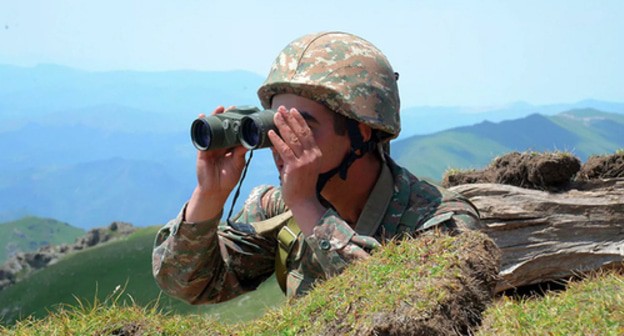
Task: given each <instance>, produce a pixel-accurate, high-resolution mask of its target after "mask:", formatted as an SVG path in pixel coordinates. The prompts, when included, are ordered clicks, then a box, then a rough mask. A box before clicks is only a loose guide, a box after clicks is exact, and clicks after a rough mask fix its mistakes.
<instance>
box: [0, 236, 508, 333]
mask: <svg viewBox="0 0 624 336" xmlns="http://www.w3.org/2000/svg"><path fill="white" fill-rule="evenodd" d="M484 237H485V236H484V235H482V234H478V233H474V234H466V235H461V236H459V237H449V236H433V235H426V236H422V237H421V238H418V239H415V240H411V241H408V242H407V243H406V242H404V243H402V244H394V243H391V244H388V245H387V246H386V247H385V248H384V249H382V250H381V251H379V252H378V253H376V254H374V255H373V257H372V258H370V259H367V260H365V261H362V262H359V263H356V264H354V265H352V266H351V267H349V268H348V269H347V270H346V271H345V272H344V273H343V274H342V275H341V276H339V277H335V278H332V279H330V280H328V281H326V282H324V283H322V284H320V285H319V286H318V287H316V288H315V290H314V291H312V292H311V293H310V294H309V295H307V296H305V297H303V298H301V299H298V300H292V301H289V302H287V303H286V304H285V305H284V306H282V307H280V308H279V309H274V310H270V311H269V312H268V313H267V314H266V315H265V316H263V317H262V318H261V319H257V320H254V321H251V322H246V323H239V324H223V323H222V321H221V320H219V321H218V322H217V321H216V320H215V319H214V316H213V317H210V316H205V315H204V316H199V315H192V316H185V317H183V316H181V315H177V314H171V313H167V312H166V311H167V310H166V309H162V308H160V307H161V305H162V303H163V302H162V297H161V301H152V303H151V304H147V305H139V304H137V303H136V299H132V298H130V295H129V294H128V293H123V294H122V293H121V292H113V293H112V294H110V295H108V296H107V297H105V298H104V299H98V300H95V301H93V302H94V303H84V301H80V302H79V303H78V304H76V303H74V304H73V305H71V306H65V307H63V308H62V309H60V310H57V312H55V313H52V314H50V315H49V316H48V317H46V318H44V319H43V320H36V319H28V320H23V321H20V322H18V323H17V324H16V325H14V326H12V327H6V328H5V329H2V328H1V327H0V333H2V334H9V335H12V334H14V335H25V334H28V335H31V334H41V335H49V334H63V333H67V332H68V331H71V333H73V334H88V335H101V334H106V335H109V334H121V331H124V332H125V333H124V334H125V335H134V334H137V335H138V334H149V335H151V334H162V335H166V334H170V335H173V334H175V335H194V334H207V333H209V334H220V335H231V334H240V335H294V334H297V335H299V334H351V333H361V332H366V331H369V332H371V331H372V330H373V328H375V327H377V326H378V324H380V323H378V322H377V320H378V319H379V318H380V317H381V320H382V321H384V322H388V321H389V320H390V319H391V316H393V314H396V315H397V316H398V318H400V319H407V320H408V321H409V322H410V323H407V325H406V326H403V328H405V327H407V328H412V322H413V324H414V325H417V324H419V323H428V322H430V320H432V319H429V318H423V317H426V316H435V315H436V314H438V315H439V314H441V313H440V311H445V310H444V309H445V308H444V307H445V305H446V304H450V303H453V302H455V301H453V300H455V298H458V299H459V300H463V302H464V303H466V302H467V301H466V300H472V301H479V299H478V298H475V296H474V295H475V294H476V292H475V291H474V290H471V291H466V288H464V286H465V283H466V282H468V283H471V286H472V287H471V288H472V289H474V288H476V287H479V285H478V284H476V283H474V282H472V281H474V279H473V278H471V273H470V272H472V271H476V270H475V269H474V268H477V269H479V271H484V270H485V269H484V268H483V266H485V267H486V268H487V267H489V266H491V267H490V268H489V270H488V271H486V272H485V274H487V273H495V272H496V267H495V264H496V263H497V261H496V260H495V258H492V255H491V254H490V253H491V252H492V251H491V250H488V249H487V248H486V246H492V245H488V244H487V240H485V239H486V238H484ZM468 254H473V256H474V258H472V259H470V260H471V261H472V263H471V265H470V266H471V267H463V266H465V265H466V264H467V263H466V262H465V261H464V260H465V259H464V257H465V256H466V255H468ZM488 256H489V258H487V257H488ZM484 257H485V258H484ZM477 272H478V271H477ZM482 274H483V273H482ZM491 275H493V274H491ZM482 289H484V290H483V292H487V293H489V290H486V288H482ZM486 297H488V298H489V294H487V295H486ZM74 302H75V301H74ZM455 303H457V302H455ZM481 303H483V302H481ZM466 306H470V303H468V304H467V305H466ZM143 307H145V308H143ZM462 309H463V311H462ZM163 311H165V312H163ZM457 311H462V313H465V314H466V315H469V316H474V315H472V314H474V313H479V312H478V311H473V310H472V309H471V308H466V307H462V308H459V309H457ZM384 314H387V315H388V316H386V315H384ZM386 317H389V318H386ZM450 317H453V316H450ZM445 320H446V321H447V322H446V323H451V324H453V326H457V325H458V324H457V323H459V322H457V321H458V320H461V318H457V319H445ZM390 322H391V321H390ZM399 328H401V327H399Z"/></svg>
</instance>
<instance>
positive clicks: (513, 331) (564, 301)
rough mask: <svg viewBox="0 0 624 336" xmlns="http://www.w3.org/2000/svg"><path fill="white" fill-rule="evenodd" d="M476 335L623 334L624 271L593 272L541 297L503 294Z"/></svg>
mask: <svg viewBox="0 0 624 336" xmlns="http://www.w3.org/2000/svg"><path fill="white" fill-rule="evenodd" d="M623 266H624V265H623ZM477 335H514V336H515V335H624V274H622V273H621V271H620V272H613V271H612V272H608V273H604V272H603V273H597V274H593V275H590V276H588V277H587V278H585V279H584V280H583V281H580V282H571V283H569V284H568V286H567V289H566V290H565V291H562V292H559V293H554V292H550V293H547V295H545V296H544V297H541V298H540V297H533V298H525V299H521V300H515V299H513V298H512V297H506V296H503V297H501V298H500V299H499V300H498V301H497V302H496V303H495V304H494V305H493V306H492V307H490V308H489V309H488V310H487V312H486V314H485V318H484V321H483V325H482V327H481V329H480V330H479V333H478V334H477Z"/></svg>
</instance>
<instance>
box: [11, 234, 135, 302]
mask: <svg viewBox="0 0 624 336" xmlns="http://www.w3.org/2000/svg"><path fill="white" fill-rule="evenodd" d="M135 230H136V228H135V227H134V226H132V224H129V223H124V222H113V223H112V224H110V225H109V226H108V227H106V228H97V229H92V230H90V231H89V232H87V233H86V234H85V235H84V236H82V237H79V238H77V239H76V241H75V243H73V244H69V245H68V244H61V245H46V246H43V247H41V248H39V249H38V250H37V251H35V252H29V253H24V252H18V253H16V254H14V255H13V256H12V257H11V258H9V259H8V260H7V261H6V262H5V263H4V264H3V265H2V266H1V267H0V290H2V289H4V288H6V287H8V286H11V285H12V284H14V283H16V282H18V281H20V280H21V279H23V278H25V277H27V276H28V275H29V274H30V273H32V272H33V271H36V270H38V269H42V268H44V267H46V266H48V265H51V264H54V263H56V262H57V261H58V260H60V259H61V258H63V257H64V256H65V255H66V254H69V253H72V252H75V251H81V250H84V249H87V248H91V247H93V246H96V245H99V244H102V243H105V242H108V241H111V240H114V239H117V238H121V237H125V236H127V235H129V234H130V233H132V232H134V231H135Z"/></svg>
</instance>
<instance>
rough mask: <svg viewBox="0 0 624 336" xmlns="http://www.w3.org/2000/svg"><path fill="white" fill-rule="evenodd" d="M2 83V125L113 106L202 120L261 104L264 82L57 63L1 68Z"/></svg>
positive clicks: (239, 74) (240, 75)
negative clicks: (222, 110) (221, 108)
mask: <svg viewBox="0 0 624 336" xmlns="http://www.w3.org/2000/svg"><path fill="white" fill-rule="evenodd" d="M0 78H2V79H3V80H2V81H0V120H2V119H8V118H25V119H30V120H32V118H39V117H42V116H45V115H57V116H58V115H62V114H63V113H64V111H76V110H79V109H83V108H85V107H93V106H107V105H117V106H123V107H125V108H129V109H134V110H136V111H143V116H142V117H143V118H150V116H151V117H152V118H153V117H155V116H154V114H156V115H162V114H168V115H171V116H179V117H181V116H184V115H186V114H190V115H191V116H196V115H197V114H199V113H200V112H206V111H208V112H209V111H212V109H213V108H214V107H215V106H217V105H220V104H223V105H233V104H240V105H243V104H254V105H256V104H257V98H256V90H257V88H258V87H259V86H260V84H261V83H262V81H263V80H264V78H263V77H262V76H260V75H257V74H254V73H251V72H247V71H220V72H207V71H164V72H139V71H110V72H93V71H83V70H77V69H73V68H68V67H64V66H58V65H51V64H50V65H39V66H36V67H32V68H26V67H16V66H8V65H0ZM137 116H138V115H137ZM93 117H94V118H95V117H97V116H93ZM99 117H101V118H102V120H104V121H105V120H107V119H108V116H107V115H106V114H101V115H100V116H99ZM138 117H140V116H138ZM94 120H97V119H94Z"/></svg>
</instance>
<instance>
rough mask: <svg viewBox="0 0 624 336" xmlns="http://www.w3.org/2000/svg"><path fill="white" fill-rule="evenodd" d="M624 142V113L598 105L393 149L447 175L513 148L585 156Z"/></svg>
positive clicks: (456, 131)
mask: <svg viewBox="0 0 624 336" xmlns="http://www.w3.org/2000/svg"><path fill="white" fill-rule="evenodd" d="M621 148H624V115H621V114H615V113H606V112H602V111H598V110H595V109H582V110H570V111H567V112H562V113H559V114H557V115H554V116H543V115H539V114H533V115H529V116H527V117H524V118H520V119H516V120H508V121H502V122H500V123H492V122H489V121H484V122H481V123H479V124H476V125H473V126H464V127H457V128H453V129H450V130H446V131H442V132H438V133H434V134H431V135H424V136H414V137H410V138H408V139H405V140H401V141H396V142H394V143H393V145H392V155H393V156H394V157H395V158H396V160H397V161H398V162H399V163H400V164H403V165H404V166H406V167H408V168H409V169H411V170H412V171H414V172H415V173H416V174H417V175H418V176H421V177H427V178H430V179H433V180H437V181H439V180H441V178H442V175H443V173H444V171H445V170H447V169H450V168H458V169H469V168H483V167H484V166H485V165H487V164H488V163H489V162H490V161H491V159H492V158H494V157H496V156H498V155H501V154H503V153H507V152H510V151H526V150H535V151H554V150H559V151H570V152H572V153H574V154H575V155H576V156H578V157H579V158H580V159H581V160H583V161H584V160H586V159H587V158H588V157H589V156H590V155H593V154H605V153H613V152H614V151H616V150H618V149H621Z"/></svg>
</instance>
